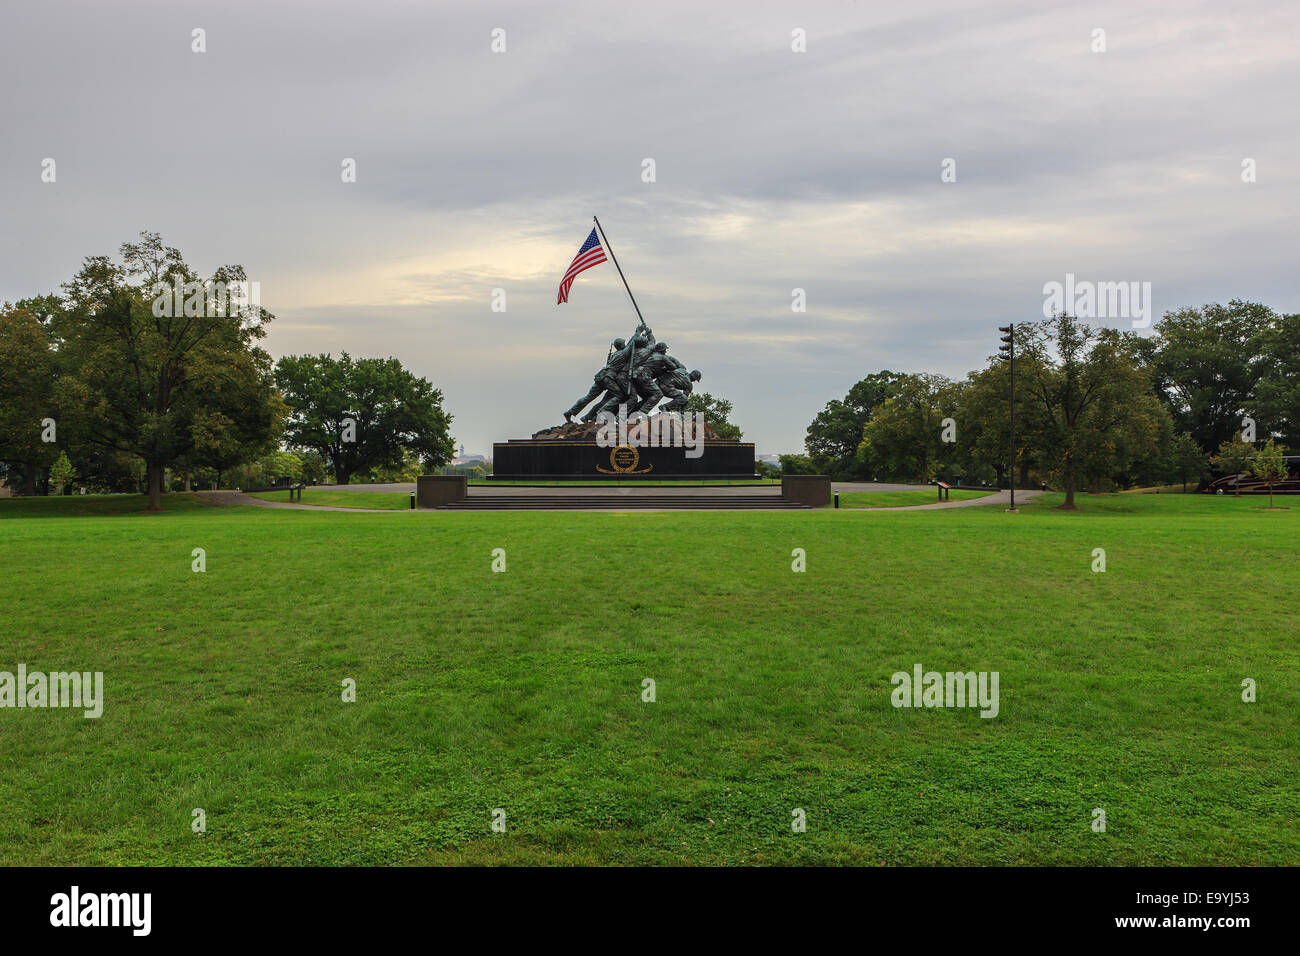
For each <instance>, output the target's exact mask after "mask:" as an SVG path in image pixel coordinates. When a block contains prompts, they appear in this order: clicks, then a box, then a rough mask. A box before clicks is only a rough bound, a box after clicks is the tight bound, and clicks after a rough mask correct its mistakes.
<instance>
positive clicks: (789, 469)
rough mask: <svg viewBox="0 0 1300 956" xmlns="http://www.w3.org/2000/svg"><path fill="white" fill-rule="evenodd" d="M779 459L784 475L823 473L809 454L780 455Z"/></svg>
mask: <svg viewBox="0 0 1300 956" xmlns="http://www.w3.org/2000/svg"><path fill="white" fill-rule="evenodd" d="M777 460H778V461H779V462H781V474H783V475H817V474H821V472H819V471H818V470H817V465H816V463H815V462H813V460H812V459H811V458H809V457H808V456H807V455H780V456H779V457H778V458H777Z"/></svg>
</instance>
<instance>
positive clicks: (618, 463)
mask: <svg viewBox="0 0 1300 956" xmlns="http://www.w3.org/2000/svg"><path fill="white" fill-rule="evenodd" d="M609 464H610V468H601V467H600V465H597V466H596V470H597V471H598V472H600V473H601V474H602V475H644V474H645V473H646V472H648V471H650V470H652V469H653V468H654V465H647V466H646V467H644V468H642V469H640V470H639V471H638V470H637V467H636V466H637V465H639V464H641V453H640V452H639V451H637V450H636V448H634V447H633V446H632V445H615V446H614V447H613V448H611V449H610V450H609ZM611 469H612V470H611Z"/></svg>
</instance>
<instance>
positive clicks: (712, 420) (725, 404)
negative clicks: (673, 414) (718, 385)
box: [685, 392, 745, 441]
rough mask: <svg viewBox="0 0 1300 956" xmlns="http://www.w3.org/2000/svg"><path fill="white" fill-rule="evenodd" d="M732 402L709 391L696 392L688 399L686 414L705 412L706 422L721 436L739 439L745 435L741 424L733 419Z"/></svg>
mask: <svg viewBox="0 0 1300 956" xmlns="http://www.w3.org/2000/svg"><path fill="white" fill-rule="evenodd" d="M731 411H732V407H731V402H729V401H727V400H726V399H725V398H714V397H713V396H712V395H710V394H709V393H708V392H694V393H692V394H691V396H690V397H689V398H687V399H686V412H685V414H686V415H694V414H695V413H696V412H703V413H704V423H705V424H706V425H708V426H709V427H710V428H712V429H713V430H714V432H716V433H717V436H718V437H719V438H728V439H733V440H736V441H739V440H740V439H741V438H743V437H745V433H744V432H743V431H741V430H740V426H739V425H736V424H735V423H733V422H732V421H731Z"/></svg>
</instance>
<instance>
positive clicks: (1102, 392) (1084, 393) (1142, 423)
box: [1016, 314, 1158, 511]
mask: <svg viewBox="0 0 1300 956" xmlns="http://www.w3.org/2000/svg"><path fill="white" fill-rule="evenodd" d="M1016 332H1017V338H1018V339H1019V341H1018V342H1017V344H1018V345H1019V346H1020V349H1021V352H1022V353H1023V354H1024V355H1025V356H1027V357H1028V358H1029V360H1030V361H1028V362H1026V363H1025V366H1024V374H1023V376H1017V379H1016V381H1017V386H1016V390H1017V393H1018V397H1019V398H1022V400H1023V401H1024V402H1025V404H1026V405H1027V406H1029V407H1030V408H1031V409H1033V411H1034V412H1035V413H1036V414H1039V415H1041V417H1042V422H1043V428H1042V432H1041V434H1040V435H1039V436H1038V441H1039V442H1040V446H1039V450H1040V453H1041V454H1042V456H1043V462H1044V464H1048V465H1051V466H1052V467H1054V468H1055V469H1057V470H1058V471H1059V472H1060V474H1061V478H1062V486H1063V487H1064V489H1065V501H1064V503H1062V504H1061V505H1060V506H1059V507H1060V508H1061V509H1063V510H1067V511H1074V510H1077V506H1076V505H1075V503H1074V492H1075V484H1076V481H1077V480H1078V478H1079V476H1080V475H1081V474H1084V475H1087V474H1088V473H1089V472H1092V473H1094V474H1095V473H1096V472H1097V471H1098V470H1099V468H1100V466H1101V465H1102V464H1103V463H1105V462H1107V461H1114V460H1116V459H1117V455H1116V451H1117V448H1118V445H1119V443H1120V442H1129V443H1131V444H1132V445H1134V446H1135V447H1134V449H1133V450H1132V451H1130V452H1129V453H1130V454H1134V453H1139V452H1140V453H1149V452H1150V451H1151V449H1152V448H1154V438H1155V436H1156V434H1157V433H1158V432H1157V429H1156V423H1155V422H1154V421H1153V420H1152V418H1151V415H1150V414H1149V413H1142V414H1135V413H1138V412H1143V411H1144V406H1146V405H1147V403H1146V402H1145V398H1146V396H1148V395H1149V394H1150V393H1151V381H1150V377H1149V373H1148V372H1147V371H1146V370H1145V369H1144V368H1143V367H1142V366H1141V364H1140V362H1139V358H1138V356H1139V345H1138V343H1137V337H1136V336H1134V335H1133V334H1132V333H1124V332H1119V331H1117V330H1115V329H1097V328H1093V327H1091V326H1087V325H1083V324H1081V323H1080V322H1079V321H1078V320H1077V319H1076V318H1074V317H1073V316H1070V315H1065V314H1061V315H1056V316H1053V317H1052V318H1051V319H1048V320H1046V321H1043V322H1033V323H1025V324H1024V325H1019V326H1017V327H1016ZM1017 357H1018V356H1017ZM1017 371H1021V369H1017ZM1022 383H1023V384H1022Z"/></svg>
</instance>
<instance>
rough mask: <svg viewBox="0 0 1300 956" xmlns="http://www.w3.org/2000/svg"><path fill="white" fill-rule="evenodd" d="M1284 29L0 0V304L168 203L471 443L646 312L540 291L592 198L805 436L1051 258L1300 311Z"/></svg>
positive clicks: (753, 423)
mask: <svg viewBox="0 0 1300 956" xmlns="http://www.w3.org/2000/svg"><path fill="white" fill-rule="evenodd" d="M195 28H202V29H203V30H204V31H206V47H207V50H206V52H205V53H195V52H192V50H191V46H192V42H193V41H192V30H194V29H195ZM496 28H500V29H502V30H504V31H505V45H506V49H505V52H504V53H494V52H493V51H492V42H493V37H492V31H493V30H494V29H496ZM1098 28H1100V29H1102V30H1104V31H1105V37H1104V39H1105V47H1106V49H1105V52H1093V49H1092V47H1093V46H1094V45H1095V44H1096V40H1095V38H1094V33H1093V31H1094V30H1096V29H1098ZM796 29H799V30H803V31H805V32H806V38H807V39H806V52H803V53H796V52H794V51H792V49H791V46H792V31H794V30H796ZM1297 40H1300V4H1297V3H1296V2H1294V0H1277V2H1251V0H1233V2H1230V3H1227V2H1204V3H1195V2H1187V3H1178V2H1161V3H1139V2H1135V0H1123V2H1114V3H1108V2H1087V3H1054V2H1046V0H1033V2H1021V3H1012V4H996V3H982V2H977V3H956V2H916V0H909V2H907V3H868V2H820V3H812V2H792V3H752V2H746V3H743V4H742V3H740V2H738V0H737V2H731V3H715V4H704V3H701V2H699V0H695V2H686V3H674V2H665V0H654V2H652V3H643V4H631V3H618V4H616V3H610V2H591V3H566V2H546V3H537V2H517V3H499V4H494V3H478V2H476V3H462V4H440V3H430V2H427V0H422V2H414V0H412V2H402V3H398V2H382V0H368V2H348V3H341V2H323V0H313V2H311V3H306V2H304V3H289V2H271V0H257V2H245V0H236V2H232V0H222V2H219V3H218V2H216V0H207V2H202V3H198V2H184V0H180V2H177V0H168V2H154V3H147V2H141V0H118V2H113V3H105V2H102V0H96V2H58V3H55V2H49V0H36V2H27V0H5V3H4V5H3V7H2V8H0V70H3V93H0V129H3V132H4V140H3V148H2V149H0V197H2V199H3V202H2V204H0V215H3V223H4V226H3V235H2V238H0V300H14V299H17V298H20V297H23V296H27V295H33V294H37V293H42V292H48V291H53V290H55V289H57V287H58V285H59V283H60V282H63V281H65V280H66V279H68V278H69V277H70V276H71V275H72V274H73V273H74V272H75V271H76V270H77V268H78V267H79V265H80V263H81V260H82V258H83V257H85V256H88V255H95V254H114V255H115V254H116V251H117V247H118V245H119V244H120V243H121V242H123V241H125V240H130V239H133V238H134V237H135V236H136V234H137V233H138V232H139V231H140V230H142V229H148V230H152V231H157V232H161V233H162V235H163V237H164V239H165V240H167V241H168V242H169V243H170V244H173V245H176V246H178V247H180V249H181V250H182V252H183V253H184V255H185V256H186V259H187V260H188V261H189V262H190V264H191V265H192V266H194V267H195V268H196V269H198V270H199V271H200V272H202V273H210V272H211V271H212V270H213V269H214V268H215V267H216V266H218V265H220V264H222V263H228V262H238V263H241V264H243V265H244V266H245V268H246V269H247V270H248V272H249V274H250V277H251V278H253V279H256V280H258V281H259V282H260V283H261V298H262V304H263V305H264V306H265V307H266V308H268V309H270V310H271V311H272V312H273V313H275V315H276V316H277V318H276V320H275V322H274V323H272V325H271V326H270V329H269V334H268V336H267V338H266V340H265V344H266V346H267V348H268V349H269V350H270V351H271V353H272V354H273V355H275V356H277V357H278V356H280V355H284V354H290V353H301V352H333V353H335V354H337V353H339V352H340V351H343V350H347V351H348V352H350V353H351V354H352V355H354V356H389V355H392V356H396V357H397V358H399V359H400V360H401V361H402V362H403V363H404V364H405V365H406V366H407V367H408V368H410V369H411V370H413V371H414V372H416V373H417V374H420V375H423V376H426V377H427V378H429V379H430V380H431V381H433V382H434V384H435V385H437V386H438V387H439V388H441V389H442V390H443V393H444V396H445V403H446V406H447V408H448V410H449V411H450V412H451V413H452V414H453V415H454V417H455V421H454V423H453V432H454V435H455V437H456V440H457V441H458V442H463V443H464V444H465V446H466V447H467V450H469V451H471V452H473V451H478V452H489V451H490V446H491V443H492V442H493V441H504V440H506V439H508V438H521V437H527V436H528V435H531V434H532V433H533V432H534V431H536V430H538V429H540V428H543V427H546V426H549V425H554V424H555V423H557V422H558V421H560V420H561V413H562V412H563V410H564V409H565V408H567V407H568V405H569V404H570V403H571V402H572V401H573V400H574V399H576V398H577V397H578V396H579V395H581V394H582V393H583V392H585V390H586V389H587V387H588V385H589V384H590V383H591V376H592V373H593V372H594V371H595V370H596V368H597V367H598V366H599V365H600V364H602V362H603V360H604V357H605V351H606V347H607V345H608V342H609V340H610V339H611V338H613V337H614V336H617V335H624V336H625V335H627V334H629V333H630V332H631V330H632V329H633V327H634V326H635V324H636V319H635V315H634V313H633V312H632V308H631V306H630V304H629V302H628V299H627V296H626V293H625V292H624V291H623V288H622V285H621V284H620V282H619V279H618V275H617V273H616V272H615V271H614V269H613V267H612V264H609V263H607V264H605V265H601V266H598V267H597V268H595V269H592V270H590V271H588V272H586V273H584V274H583V275H582V277H581V278H579V279H578V281H577V282H576V284H575V285H574V288H573V291H572V294H571V297H570V302H569V303H568V304H566V305H560V306H557V305H556V304H555V295H556V287H557V286H558V284H559V280H560V278H561V276H562V275H563V273H564V270H565V268H566V267H567V266H568V264H569V261H570V260H571V259H572V257H573V255H574V254H575V253H576V252H577V249H578V246H579V245H580V244H581V243H582V241H583V239H584V238H585V237H586V235H587V233H588V231H589V230H590V228H591V217H592V215H593V213H594V214H596V215H598V216H600V218H601V223H602V225H604V227H605V229H606V232H607V234H608V236H609V240H610V242H611V243H612V244H613V246H614V251H615V253H616V254H617V255H618V257H619V261H620V263H621V264H622V266H623V269H624V271H625V273H626V274H627V278H628V281H629V282H630V283H631V286H632V291H633V292H634V294H635V295H636V297H637V300H638V302H639V304H640V306H641V309H642V312H643V313H644V315H645V318H646V321H647V322H648V323H649V325H650V326H651V327H652V328H653V329H654V331H655V332H656V334H657V335H658V336H659V337H660V338H661V339H664V340H666V341H668V343H669V345H670V346H671V349H672V351H673V352H674V353H675V354H676V355H678V356H679V357H680V358H681V359H682V361H684V362H685V363H686V364H687V366H688V367H692V368H699V369H700V370H701V371H702V372H703V376H704V378H703V381H702V382H701V383H700V385H699V386H697V388H699V389H701V390H704V391H709V392H711V393H713V394H714V395H721V396H723V397H726V398H728V399H730V400H731V401H732V402H734V404H735V413H734V416H733V418H734V420H735V421H736V422H737V423H738V424H740V425H741V426H742V427H743V428H744V430H745V434H746V437H747V438H748V439H752V440H753V441H755V442H756V443H757V446H758V451H759V452H760V453H780V452H787V451H799V450H802V446H803V436H804V430H805V428H806V427H807V424H808V422H809V421H810V420H811V419H812V417H813V416H814V415H815V414H816V413H817V412H818V411H819V410H820V409H821V408H822V407H823V406H824V405H825V403H826V402H827V401H828V400H830V399H832V398H839V397H842V396H843V395H844V393H845V392H846V391H847V390H848V388H849V387H850V386H851V385H852V384H853V383H854V382H855V381H857V380H858V379H860V378H861V377H862V376H863V375H865V374H867V373H869V372H873V371H877V370H879V369H882V368H888V369H892V370H895V371H900V370H901V371H918V372H919V371H928V372H939V373H943V374H946V375H950V376H954V377H958V376H962V375H964V374H965V373H966V372H967V371H969V370H972V369H975V368H978V367H980V366H982V365H983V364H984V362H985V359H986V357H987V356H988V355H989V354H990V353H992V352H993V351H994V350H995V349H996V346H997V332H996V330H995V327H996V326H997V325H999V324H1001V323H1004V322H1006V321H1008V320H1017V321H1019V320H1032V319H1035V318H1039V317H1041V314H1042V307H1043V300H1044V296H1043V285H1044V283H1047V282H1051V281H1061V282H1063V281H1064V280H1065V276H1066V273H1073V274H1075V275H1076V276H1077V277H1078V279H1080V280H1094V281H1120V280H1125V281H1141V282H1150V283H1151V284H1152V285H1151V288H1152V296H1153V302H1154V309H1155V315H1156V318H1157V320H1158V318H1159V316H1160V314H1162V313H1163V312H1164V311H1165V310H1168V309H1174V308H1179V307H1182V306H1185V305H1196V304H1201V303H1204V302H1208V301H1227V300H1228V299H1230V298H1233V297H1241V298H1250V299H1255V300H1258V301H1263V302H1265V303H1267V304H1269V305H1271V306H1273V307H1274V308H1276V309H1279V310H1282V311H1288V312H1294V311H1297V310H1300V269H1297V264H1296V252H1297V227H1298V226H1300V200H1298V198H1297V197H1298V196H1300V192H1298V190H1297V187H1298V186H1300V173H1298V172H1297V160H1298V159H1300V132H1298V130H1300V108H1298V105H1297V104H1298V103H1300V95H1298V94H1297V92H1296V91H1297V90H1300V57H1297V54H1296V52H1295V51H1296V46H1297ZM46 158H53V159H54V160H55V163H56V166H55V170H56V181H55V182H53V183H46V182H42V181H41V173H42V161H43V160H44V159H46ZM345 158H353V159H355V161H356V182H354V183H344V182H342V181H341V176H340V172H341V163H342V162H343V160H344V159H345ZM646 158H651V159H653V160H654V162H655V181H654V182H653V183H647V182H643V180H642V171H643V160H645V159H646ZM947 158H951V159H953V160H955V163H956V182H943V181H941V172H942V164H943V163H944V160H945V159H947ZM1248 158H1249V159H1253V160H1255V164H1256V176H1257V181H1256V182H1253V183H1244V182H1243V181H1242V162H1243V160H1245V159H1248ZM494 288H502V289H504V290H505V291H506V311H505V312H503V313H502V312H493V311H492V310H491V304H492V290H493V289H494ZM795 288H801V289H804V290H805V292H806V297H807V311H806V312H803V313H796V312H793V311H792V308H791V301H792V290H793V289H795ZM1116 324H1118V325H1120V326H1121V327H1128V326H1130V325H1131V323H1129V322H1117V323H1116Z"/></svg>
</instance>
